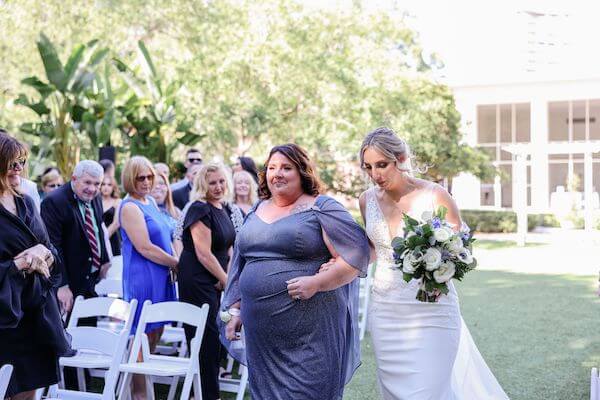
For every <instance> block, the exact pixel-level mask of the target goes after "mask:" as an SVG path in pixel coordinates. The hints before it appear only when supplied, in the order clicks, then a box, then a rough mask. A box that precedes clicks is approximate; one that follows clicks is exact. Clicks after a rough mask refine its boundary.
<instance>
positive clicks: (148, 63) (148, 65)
mask: <svg viewBox="0 0 600 400" xmlns="http://www.w3.org/2000/svg"><path fill="white" fill-rule="evenodd" d="M138 48H139V49H140V53H141V55H142V57H143V60H144V61H145V65H143V68H144V69H145V71H146V73H147V74H148V76H149V77H152V78H155V79H156V78H157V74H156V68H154V64H153V63H152V58H151V57H150V53H149V52H148V49H147V48H146V45H145V44H144V42H142V41H141V40H140V41H138Z"/></svg>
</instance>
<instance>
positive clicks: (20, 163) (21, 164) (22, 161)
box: [9, 158, 27, 171]
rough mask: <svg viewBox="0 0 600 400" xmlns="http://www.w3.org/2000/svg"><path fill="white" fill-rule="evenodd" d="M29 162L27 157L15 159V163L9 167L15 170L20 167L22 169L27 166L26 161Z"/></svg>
mask: <svg viewBox="0 0 600 400" xmlns="http://www.w3.org/2000/svg"><path fill="white" fill-rule="evenodd" d="M26 162H27V160H26V159H24V158H21V159H19V160H17V161H15V162H14V163H12V164H10V165H9V168H10V169H12V170H13V171H16V170H17V169H18V168H19V167H20V168H21V169H23V168H25V163H26Z"/></svg>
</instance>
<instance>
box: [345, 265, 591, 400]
mask: <svg viewBox="0 0 600 400" xmlns="http://www.w3.org/2000/svg"><path fill="white" fill-rule="evenodd" d="M596 284H597V282H596V278H595V277H582V276H570V275H560V276H551V275H525V274H515V273H508V272H494V271H476V272H473V273H471V274H470V275H469V276H468V277H467V279H465V281H464V282H463V283H459V284H458V291H459V295H460V298H461V308H462V314H463V317H464V319H465V322H466V324H467V326H468V327H469V329H470V331H471V334H472V335H473V339H474V340H475V342H476V343H477V346H478V348H479V350H480V352H481V354H482V355H483V357H484V358H485V359H486V361H487V363H488V365H489V366H490V368H491V369H492V371H493V372H494V374H495V375H496V378H497V379H498V381H499V382H500V384H501V385H502V387H503V388H504V390H505V391H506V393H507V394H508V396H509V397H510V398H511V399H513V400H542V399H543V400H546V399H555V400H575V399H576V400H582V399H588V398H589V374H590V369H591V367H592V366H598V365H600V330H599V329H598V327H599V325H598V319H599V318H598V308H596V307H598V306H599V303H600V300H599V299H598V297H597V296H596V294H595V289H596ZM362 349H363V360H364V364H363V366H362V367H361V368H360V369H359V370H358V371H357V373H356V375H355V377H354V378H353V380H352V382H351V383H350V385H349V386H348V387H347V390H346V395H345V396H344V399H348V400H359V399H377V398H378V393H377V386H376V383H375V369H374V367H375V366H374V360H373V351H372V347H371V343H370V340H369V338H366V339H365V341H364V343H363V346H362Z"/></svg>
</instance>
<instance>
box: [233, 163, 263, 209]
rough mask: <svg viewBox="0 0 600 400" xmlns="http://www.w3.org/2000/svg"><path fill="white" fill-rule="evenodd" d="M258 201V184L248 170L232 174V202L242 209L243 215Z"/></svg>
mask: <svg viewBox="0 0 600 400" xmlns="http://www.w3.org/2000/svg"><path fill="white" fill-rule="evenodd" d="M257 201H258V185H257V184H256V182H255V181H254V178H252V175H250V173H249V172H248V171H244V170H241V171H237V172H235V173H234V174H233V203H234V204H235V205H236V206H238V207H239V208H240V210H242V212H243V213H244V216H245V215H246V214H248V211H250V209H251V208H252V206H254V204H256V202H257Z"/></svg>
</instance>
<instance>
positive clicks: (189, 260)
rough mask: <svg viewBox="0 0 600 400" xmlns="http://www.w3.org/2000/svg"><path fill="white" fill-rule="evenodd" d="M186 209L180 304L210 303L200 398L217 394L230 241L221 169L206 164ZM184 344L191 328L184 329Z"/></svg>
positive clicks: (211, 398)
mask: <svg viewBox="0 0 600 400" xmlns="http://www.w3.org/2000/svg"><path fill="white" fill-rule="evenodd" d="M193 190H194V192H193V195H192V197H191V199H190V202H191V205H190V206H189V207H188V209H187V213H186V214H185V218H184V221H183V235H182V241H183V252H182V253H181V258H180V259H179V264H178V268H179V278H178V281H179V300H180V301H183V302H186V303H191V304H195V305H197V306H201V305H202V304H205V303H206V304H208V305H209V313H208V320H207V321H206V328H205V331H204V337H203V339H202V346H201V350H200V379H201V382H202V398H203V399H205V400H215V399H218V398H220V395H219V362H220V352H221V345H220V342H219V333H218V331H217V321H216V320H217V313H218V311H219V306H220V296H221V291H222V290H223V287H224V286H225V284H226V282H227V272H226V271H227V266H228V264H229V260H230V256H231V249H232V246H233V242H234V240H235V228H234V225H233V223H232V221H231V210H230V208H229V206H228V205H227V204H226V203H225V198H226V196H227V195H228V193H229V187H228V180H227V178H226V172H225V169H224V168H223V167H222V166H221V165H218V164H206V165H204V166H202V169H200V171H199V172H198V174H197V175H196V177H195V178H194V186H193ZM184 328H185V333H186V337H187V340H188V342H189V341H190V340H191V339H192V338H193V337H194V334H195V329H194V328H192V327H189V326H184Z"/></svg>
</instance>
